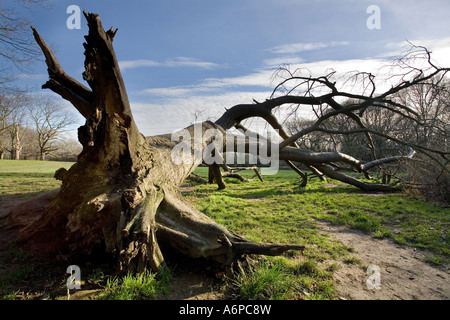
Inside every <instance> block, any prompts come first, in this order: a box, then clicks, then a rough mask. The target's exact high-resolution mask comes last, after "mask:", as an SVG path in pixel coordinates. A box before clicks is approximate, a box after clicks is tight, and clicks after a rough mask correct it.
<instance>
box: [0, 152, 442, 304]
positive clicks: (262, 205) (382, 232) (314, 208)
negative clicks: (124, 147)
mask: <svg viewBox="0 0 450 320" xmlns="http://www.w3.org/2000/svg"><path fill="white" fill-rule="evenodd" d="M70 165H71V164H70V163H57V162H41V161H9V160H0V201H2V200H4V199H6V198H8V199H9V198H10V197H14V198H17V199H23V198H27V197H30V196H32V195H35V194H37V193H40V192H44V191H47V190H50V189H53V188H55V187H57V186H58V185H59V182H58V181H56V180H55V179H54V178H53V173H54V171H55V170H56V169H58V168H60V167H65V168H68V167H70ZM196 173H197V174H199V175H200V176H203V177H206V176H207V171H206V168H198V169H197V170H196ZM243 174H244V175H247V177H250V176H251V173H250V172H244V173H243ZM225 181H226V182H227V189H225V190H222V191H218V190H217V186H215V185H196V186H195V189H194V191H192V192H189V193H186V194H185V197H186V198H187V199H188V200H189V201H191V202H192V203H193V205H195V206H196V207H197V208H198V209H199V210H201V211H202V212H204V213H205V214H207V215H208V216H210V217H211V218H213V219H214V220H216V221H217V222H218V223H220V224H222V225H224V226H226V227H227V228H229V229H230V230H232V231H234V232H237V233H239V234H241V235H243V236H244V237H246V238H247V239H249V240H253V241H257V242H273V243H291V244H301V245H305V246H306V249H305V251H304V252H303V253H299V252H293V253H289V254H286V255H284V256H281V257H272V258H268V259H263V260H261V261H260V262H258V263H257V266H256V267H255V268H254V270H252V271H248V272H247V273H245V274H241V275H239V276H237V277H235V278H234V279H233V280H228V281H226V282H225V285H223V286H222V287H221V289H220V290H221V291H222V292H223V293H224V294H225V295H226V296H227V297H232V298H238V299H335V298H336V295H335V290H334V283H333V279H332V276H333V272H334V271H335V270H336V269H337V268H338V264H337V261H341V262H343V263H349V264H350V263H352V264H357V265H360V267H361V268H366V267H367V266H364V265H362V264H361V263H360V262H359V261H358V260H357V259H355V258H353V257H352V254H351V253H352V249H351V248H348V247H345V246H343V245H342V244H341V243H339V242H337V241H333V240H332V239H331V238H330V237H329V236H328V235H327V234H324V233H321V232H319V229H318V227H317V223H316V221H328V222H331V223H333V224H339V225H345V226H347V227H349V228H354V229H359V230H362V231H364V232H366V233H367V234H368V235H370V236H372V237H376V238H390V239H392V240H393V241H395V242H397V243H399V244H402V245H407V246H414V247H416V248H420V249H422V250H423V251H424V252H426V253H427V256H428V257H429V258H428V262H429V263H432V264H436V265H443V264H448V262H449V257H450V253H449V248H450V237H449V235H448V229H449V226H450V209H449V208H444V207H442V206H439V205H434V204H431V203H427V202H426V201H425V200H423V199H420V198H415V197H411V196H408V195H406V194H402V193H397V194H364V193H361V192H360V191H359V190H358V189H356V188H354V187H350V186H346V185H343V184H341V183H340V182H337V181H328V182H319V181H312V182H311V183H309V184H308V185H307V187H306V188H300V187H299V181H298V178H297V177H296V175H295V174H294V173H293V172H291V171H280V172H279V173H278V174H277V175H275V176H265V181H264V183H261V182H260V181H259V180H254V181H252V182H249V183H242V182H238V181H236V180H229V179H226V180H225ZM26 259H27V255H26V254H24V253H22V252H17V251H14V250H13V249H11V250H8V252H2V254H1V255H0V270H2V269H3V271H4V272H0V283H2V284H1V285H0V295H1V296H3V297H4V298H8V297H17V293H18V292H20V291H21V290H23V289H21V288H20V286H19V287H18V286H17V283H20V281H22V282H23V281H24V279H28V280H27V281H30V279H33V272H35V271H36V270H38V269H39V268H35V270H31V269H26V268H24V269H20V270H19V271H20V272H19V271H17V270H16V271H15V272H14V273H13V274H11V273H8V272H5V269H6V268H7V263H6V262H7V261H11V260H15V261H19V262H20V261H23V262H25V261H26ZM87 272H88V274H89V275H88V276H87V279H89V280H87V281H89V283H91V284H97V288H101V289H99V293H98V294H97V295H96V297H97V298H102V299H151V298H158V297H161V296H163V295H164V294H166V293H167V292H168V291H169V288H170V283H171V280H170V279H171V276H170V275H168V274H165V275H162V276H161V275H160V276H156V277H155V276H154V275H151V274H146V275H137V276H131V275H128V276H127V277H125V278H121V279H119V278H116V277H114V275H113V274H111V275H109V274H105V273H103V272H102V271H100V270H99V269H95V268H91V269H90V270H89V271H87ZM84 274H86V273H84ZM61 280H62V282H64V279H61V277H60V278H59V280H58V281H59V282H60V283H59V284H58V285H59V286H61ZM42 285H43V283H42V282H37V283H36V284H35V285H34V287H36V289H35V290H36V291H39V290H41V289H39V288H38V287H39V286H42ZM94 287H95V285H94ZM127 288H129V289H127Z"/></svg>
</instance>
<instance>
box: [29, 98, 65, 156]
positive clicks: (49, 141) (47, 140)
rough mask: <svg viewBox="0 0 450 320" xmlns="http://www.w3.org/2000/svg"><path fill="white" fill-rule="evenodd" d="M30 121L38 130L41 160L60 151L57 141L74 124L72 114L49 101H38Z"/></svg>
mask: <svg viewBox="0 0 450 320" xmlns="http://www.w3.org/2000/svg"><path fill="white" fill-rule="evenodd" d="M30 120H31V122H32V123H33V125H34V128H35V130H36V133H37V135H36V137H37V145H38V148H39V160H45V157H46V156H47V155H49V154H52V153H53V152H55V151H57V150H58V148H59V147H58V145H57V144H56V142H57V140H58V139H59V138H60V135H61V133H62V132H64V130H65V129H66V128H67V126H68V125H70V124H72V123H73V121H72V119H71V117H70V113H69V112H68V111H67V110H64V108H62V107H61V106H59V105H57V104H56V103H55V102H54V101H52V100H48V99H39V100H36V101H35V103H34V106H33V108H32V110H31V113H30Z"/></svg>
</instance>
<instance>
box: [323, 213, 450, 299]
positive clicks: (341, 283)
mask: <svg viewBox="0 0 450 320" xmlns="http://www.w3.org/2000/svg"><path fill="white" fill-rule="evenodd" d="M319 226H320V228H321V230H322V232H326V233H328V234H329V235H330V236H331V237H332V238H334V239H337V240H339V241H341V242H342V243H343V244H345V245H347V246H349V247H352V248H354V252H353V253H352V255H353V256H354V257H356V258H358V259H359V260H360V261H361V262H362V264H363V265H364V266H373V267H372V269H373V270H374V272H373V273H372V274H367V273H366V272H365V270H363V268H361V266H360V265H355V264H350V265H348V264H345V263H340V268H339V269H338V270H337V271H335V281H336V289H337V292H338V297H340V298H341V299H348V300H398V299H402V300H416V299H419V300H448V299H450V267H448V266H447V268H445V269H443V268H439V269H438V268H435V267H432V266H431V265H429V264H427V263H426V262H424V255H423V254H422V253H421V252H420V251H419V250H416V249H414V248H410V247H405V246H400V245H397V244H395V243H393V242H392V241H391V240H387V239H383V240H379V239H374V238H372V237H370V236H368V235H367V234H365V233H363V232H360V231H355V230H350V229H347V228H344V227H339V226H333V225H331V224H327V223H323V222H320V223H319ZM377 267H378V269H377ZM377 270H378V271H379V272H377ZM377 277H378V280H379V282H378V283H379V285H380V286H379V288H378V289H377V288H375V287H376V284H377ZM369 278H370V279H369ZM367 280H369V285H368V284H367V283H366V282H367ZM369 287H371V288H370V289H369Z"/></svg>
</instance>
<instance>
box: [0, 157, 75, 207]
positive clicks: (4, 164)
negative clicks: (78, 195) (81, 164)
mask: <svg viewBox="0 0 450 320" xmlns="http://www.w3.org/2000/svg"><path fill="white" fill-rule="evenodd" d="M72 164H73V163H70V162H57V161H33V160H0V201H1V200H2V198H3V197H4V196H5V195H8V196H9V197H14V198H17V199H18V200H21V199H27V198H30V197H32V196H34V195H36V194H39V193H42V192H45V191H49V190H52V189H54V188H58V187H59V186H60V185H61V182H60V181H57V180H56V179H54V178H53V175H54V173H55V171H56V170H57V169H59V168H66V169H68V168H70V166H72Z"/></svg>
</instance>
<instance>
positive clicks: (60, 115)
mask: <svg viewBox="0 0 450 320" xmlns="http://www.w3.org/2000/svg"><path fill="white" fill-rule="evenodd" d="M72 123H73V120H72V114H71V112H70V111H68V110H66V109H64V108H63V107H62V106H61V105H58V104H56V103H55V102H54V101H53V100H51V99H49V98H46V97H42V96H33V95H27V94H23V93H22V92H18V93H17V92H16V93H13V94H11V93H7V94H0V159H16V160H19V159H29V160H62V161H73V160H76V156H77V155H78V154H79V152H80V151H81V145H80V144H79V143H78V141H77V140H75V139H72V138H70V137H68V136H67V135H65V131H66V129H67V128H68V126H69V125H70V124H72Z"/></svg>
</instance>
